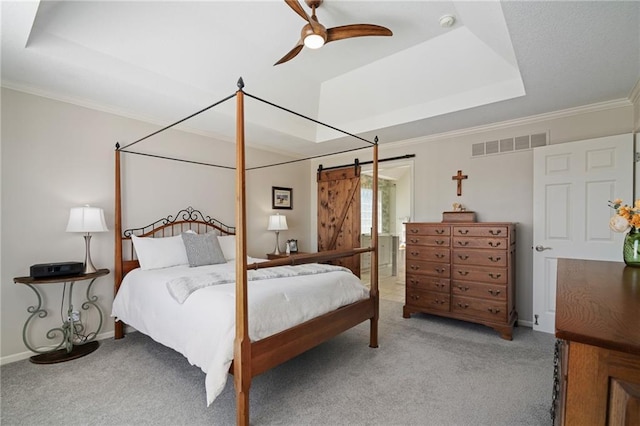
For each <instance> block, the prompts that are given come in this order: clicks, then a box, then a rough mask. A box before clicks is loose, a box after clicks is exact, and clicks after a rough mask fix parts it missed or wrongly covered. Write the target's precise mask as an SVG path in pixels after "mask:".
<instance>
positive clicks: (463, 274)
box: [458, 271, 469, 276]
mask: <svg viewBox="0 0 640 426" xmlns="http://www.w3.org/2000/svg"><path fill="white" fill-rule="evenodd" d="M458 273H459V274H460V275H462V276H465V275H469V271H458Z"/></svg>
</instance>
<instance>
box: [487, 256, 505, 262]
mask: <svg viewBox="0 0 640 426" xmlns="http://www.w3.org/2000/svg"><path fill="white" fill-rule="evenodd" d="M500 259H502V258H501V257H493V256H489V260H490V261H492V262H500Z"/></svg>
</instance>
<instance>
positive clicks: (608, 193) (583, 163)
mask: <svg viewBox="0 0 640 426" xmlns="http://www.w3.org/2000/svg"><path fill="white" fill-rule="evenodd" d="M533 161H534V163H533V182H534V183H533V314H534V318H533V319H534V325H533V328H534V330H538V331H544V332H547V333H554V332H555V311H556V264H557V259H558V258H559V257H565V258H577V259H596V260H614V261H622V241H623V239H624V234H621V233H615V232H611V231H610V230H609V219H610V218H611V216H612V215H613V214H614V211H613V209H611V208H610V207H609V206H608V201H609V200H614V199H616V198H622V199H623V201H624V202H625V203H627V204H632V203H633V199H632V198H633V168H634V149H633V135H631V134H628V135H617V136H609V137H604V138H597V139H589V140H584V141H579V142H571V143H563V144H558V145H550V146H546V147H541V148H536V149H535V150H534V154H533Z"/></svg>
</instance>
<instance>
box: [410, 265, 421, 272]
mask: <svg viewBox="0 0 640 426" xmlns="http://www.w3.org/2000/svg"><path fill="white" fill-rule="evenodd" d="M409 268H411V269H413V270H414V271H417V270H418V269H420V267H419V266H418V265H409Z"/></svg>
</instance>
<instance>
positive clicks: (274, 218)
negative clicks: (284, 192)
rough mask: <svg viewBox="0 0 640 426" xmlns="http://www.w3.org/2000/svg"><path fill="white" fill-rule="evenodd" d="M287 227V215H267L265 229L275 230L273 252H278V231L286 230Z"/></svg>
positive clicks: (276, 253)
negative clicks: (267, 220) (274, 247)
mask: <svg viewBox="0 0 640 426" xmlns="http://www.w3.org/2000/svg"><path fill="white" fill-rule="evenodd" d="M287 229H289V228H287V217H286V216H284V215H281V214H280V213H278V214H273V215H271V216H269V226H268V227H267V231H275V232H276V249H275V250H274V251H273V254H275V255H278V254H280V241H278V238H279V234H280V231H286V230H287Z"/></svg>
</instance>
